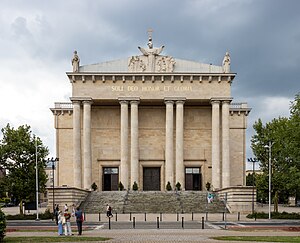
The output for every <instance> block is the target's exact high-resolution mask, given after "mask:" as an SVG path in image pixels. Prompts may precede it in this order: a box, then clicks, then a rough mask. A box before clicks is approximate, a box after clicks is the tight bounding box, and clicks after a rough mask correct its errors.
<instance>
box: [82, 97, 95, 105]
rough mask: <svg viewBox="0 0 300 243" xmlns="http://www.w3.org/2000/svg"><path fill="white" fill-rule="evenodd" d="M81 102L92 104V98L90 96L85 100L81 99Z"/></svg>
mask: <svg viewBox="0 0 300 243" xmlns="http://www.w3.org/2000/svg"><path fill="white" fill-rule="evenodd" d="M82 103H83V104H93V99H92V98H88V99H86V100H83V101H82Z"/></svg>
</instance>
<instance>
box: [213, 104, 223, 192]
mask: <svg viewBox="0 0 300 243" xmlns="http://www.w3.org/2000/svg"><path fill="white" fill-rule="evenodd" d="M211 104H212V124H211V164H212V186H213V187H214V189H219V188H221V164H220V101H219V100H212V101H211Z"/></svg>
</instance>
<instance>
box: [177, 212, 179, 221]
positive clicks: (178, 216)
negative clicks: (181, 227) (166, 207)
mask: <svg viewBox="0 0 300 243" xmlns="http://www.w3.org/2000/svg"><path fill="white" fill-rule="evenodd" d="M177 221H179V213H178V212H177Z"/></svg>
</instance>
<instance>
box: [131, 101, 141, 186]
mask: <svg viewBox="0 0 300 243" xmlns="http://www.w3.org/2000/svg"><path fill="white" fill-rule="evenodd" d="M138 104H139V100H133V101H130V106H131V122H130V124H131V185H130V186H131V187H132V185H133V183H134V182H136V183H137V184H139V118H138ZM139 186H140V185H139Z"/></svg>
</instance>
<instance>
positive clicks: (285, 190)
mask: <svg viewBox="0 0 300 243" xmlns="http://www.w3.org/2000/svg"><path fill="white" fill-rule="evenodd" d="M290 114H291V115H290V117H289V118H285V117H279V118H275V119H273V120H272V121H271V122H268V123H266V124H263V123H262V121H261V120H260V119H259V120H258V121H257V122H255V124H254V126H253V128H254V130H255V132H256V134H255V135H253V137H252V139H251V147H252V150H253V153H254V154H255V156H256V157H257V158H258V160H259V161H260V166H261V170H262V172H263V174H262V175H260V176H259V177H257V178H256V184H257V194H258V196H257V198H258V199H260V198H263V199H265V198H268V196H267V195H268V177H269V148H268V145H269V142H271V144H272V146H271V150H272V153H271V155H272V160H271V173H272V174H271V175H272V198H273V199H274V197H275V195H276V200H275V204H276V203H277V202H280V203H286V202H287V199H288V197H289V196H295V195H296V194H297V192H299V187H300V183H299V182H300V151H299V146H300V116H299V114H300V96H299V94H297V95H296V97H295V100H294V101H293V102H292V103H291V107H290ZM274 208H275V209H276V208H277V205H275V207H274Z"/></svg>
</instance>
